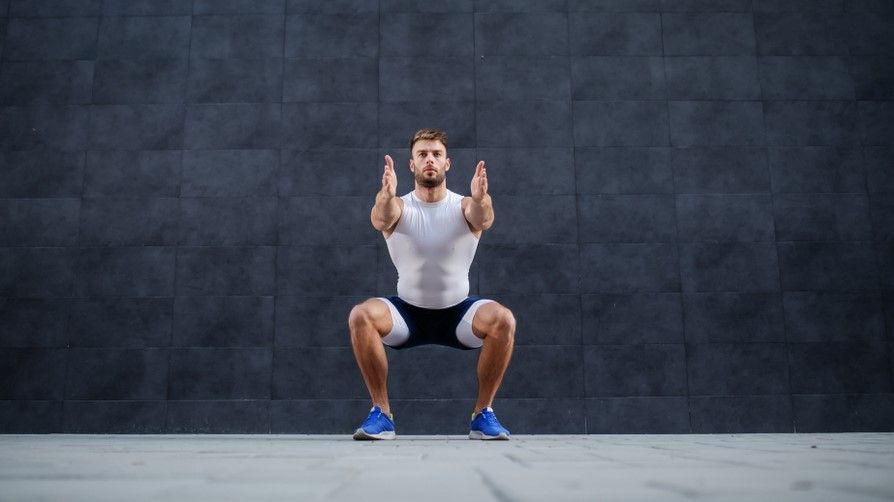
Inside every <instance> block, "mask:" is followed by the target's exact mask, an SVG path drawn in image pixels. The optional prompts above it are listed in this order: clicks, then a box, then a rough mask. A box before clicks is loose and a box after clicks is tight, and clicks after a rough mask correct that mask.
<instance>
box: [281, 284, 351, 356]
mask: <svg viewBox="0 0 894 502" xmlns="http://www.w3.org/2000/svg"><path fill="white" fill-rule="evenodd" d="M366 299H367V297H363V296H291V295H289V296H285V295H279V296H277V297H276V336H275V345H276V347H347V346H350V344H351V339H350V330H349V329H348V317H349V316H350V314H351V309H353V308H354V306H355V305H359V304H360V303H363V302H364V301H365V300H366Z"/></svg>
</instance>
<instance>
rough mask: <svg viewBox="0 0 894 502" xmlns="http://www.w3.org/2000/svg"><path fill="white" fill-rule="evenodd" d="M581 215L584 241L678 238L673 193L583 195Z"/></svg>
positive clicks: (635, 240)
mask: <svg viewBox="0 0 894 502" xmlns="http://www.w3.org/2000/svg"><path fill="white" fill-rule="evenodd" d="M578 214H579V217H578V218H579V219H578V228H579V233H580V238H579V239H580V242H674V240H675V232H674V225H675V222H674V199H673V197H671V196H670V195H595V196H594V195H586V196H585V195H581V196H580V197H579V198H578ZM557 218H558V216H557V217H553V218H548V220H550V221H556V220H557Z"/></svg>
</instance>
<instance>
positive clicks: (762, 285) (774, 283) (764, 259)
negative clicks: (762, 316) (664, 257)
mask: <svg viewBox="0 0 894 502" xmlns="http://www.w3.org/2000/svg"><path fill="white" fill-rule="evenodd" d="M680 275H681V276H682V281H683V291H685V292H687V293H694V292H703V291H705V292H707V291H738V292H743V293H745V292H753V293H758V292H767V291H778V290H779V264H778V262H777V257H776V246H775V245H774V244H773V243H772V242H719V243H714V242H696V243H685V244H680Z"/></svg>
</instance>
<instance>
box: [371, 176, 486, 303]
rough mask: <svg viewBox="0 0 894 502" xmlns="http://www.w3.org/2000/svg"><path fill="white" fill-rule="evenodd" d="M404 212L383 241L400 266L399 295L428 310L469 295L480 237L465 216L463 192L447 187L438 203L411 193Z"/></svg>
mask: <svg viewBox="0 0 894 502" xmlns="http://www.w3.org/2000/svg"><path fill="white" fill-rule="evenodd" d="M401 199H402V200H403V201H404V208H403V212H402V213H401V215H400V219H399V220H398V221H397V226H396V227H395V228H394V233H392V234H391V235H390V236H388V238H387V239H385V243H386V244H387V245H388V253H389V254H390V255H391V261H392V262H394V266H395V267H396V268H397V296H399V297H400V299H401V300H403V301H405V302H407V303H409V304H411V305H415V306H417V307H422V308H427V309H443V308H447V307H452V306H454V305H456V304H457V303H460V302H461V301H463V300H465V299H466V297H467V296H469V267H471V266H472V259H474V258H475V251H476V249H478V238H477V237H475V234H473V233H472V231H471V229H469V225H468V223H466V218H465V216H463V211H462V200H463V196H462V195H459V194H457V193H454V192H451V191H450V190H447V197H444V199H442V200H440V201H439V202H424V201H422V200H420V199H419V198H418V197H416V192H415V191H413V192H410V193H408V194H406V195H404V196H402V197H401Z"/></svg>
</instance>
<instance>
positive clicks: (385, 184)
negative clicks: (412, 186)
mask: <svg viewBox="0 0 894 502" xmlns="http://www.w3.org/2000/svg"><path fill="white" fill-rule="evenodd" d="M397 198H398V197H397V176H396V175H395V174H394V161H393V160H391V157H390V156H388V155H386V156H385V172H384V174H382V189H381V190H379V193H377V194H376V203H375V205H373V208H372V211H371V212H370V215H369V217H370V220H372V225H373V227H375V229H376V230H378V231H383V230H385V229H388V228H390V227H391V226H392V225H394V223H395V222H396V221H397V220H398V218H400V213H401V208H400V203H399V202H397Z"/></svg>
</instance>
